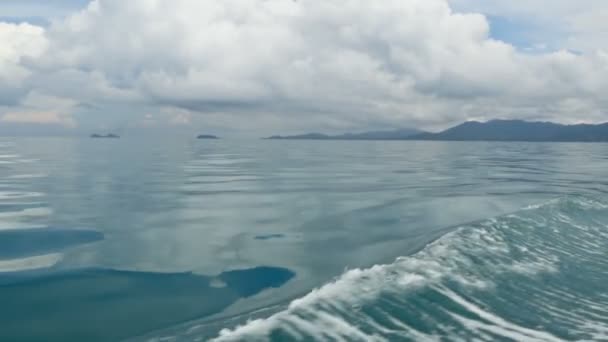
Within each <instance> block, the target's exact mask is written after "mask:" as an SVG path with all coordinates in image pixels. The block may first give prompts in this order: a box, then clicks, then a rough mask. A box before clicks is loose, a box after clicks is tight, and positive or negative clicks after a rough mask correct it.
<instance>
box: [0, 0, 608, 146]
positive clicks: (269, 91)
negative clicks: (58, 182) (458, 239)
mask: <svg viewBox="0 0 608 342" xmlns="http://www.w3.org/2000/svg"><path fill="white" fill-rule="evenodd" d="M606 15H608V3H606V2H605V1H601V0H584V1H577V2H572V1H565V0H557V1H548V0H530V1H526V2H525V3H521V2H517V4H515V2H513V1H506V0H504V1H494V2H487V1H482V0H450V1H448V0H387V1H382V2H371V1H364V0H346V1H335V0H332V1H313V0H297V1H294V0H226V1H204V2H201V1H194V0H176V1H161V0H134V1H128V2H125V1H119V0H96V1H91V2H89V1H85V0H60V1H53V2H52V5H51V2H49V1H42V0H0V41H1V42H2V44H1V45H0V134H7V133H11V132H23V134H27V133H28V132H34V133H33V134H43V133H45V132H46V133H50V134H83V133H87V134H88V133H90V132H92V131H103V130H107V131H122V132H133V131H139V130H152V131H162V132H205V133H216V134H223V135H232V136H264V135H270V134H275V133H286V134H292V133H303V132H309V131H320V132H326V133H336V132H346V131H364V130H377V129H391V128H402V127H410V128H418V129H424V130H431V131H436V130H440V129H443V128H446V127H449V126H451V125H454V124H457V123H460V122H463V121H467V120H488V119H494V118H502V119H524V120H542V121H554V122H559V123H566V124H571V123H582V122H584V123H599V122H605V121H608V116H607V114H608V99H607V97H606V96H605V93H606V90H605V89H608V39H606V38H607V35H608V23H606V21H605V20H603V18H605V16H606Z"/></svg>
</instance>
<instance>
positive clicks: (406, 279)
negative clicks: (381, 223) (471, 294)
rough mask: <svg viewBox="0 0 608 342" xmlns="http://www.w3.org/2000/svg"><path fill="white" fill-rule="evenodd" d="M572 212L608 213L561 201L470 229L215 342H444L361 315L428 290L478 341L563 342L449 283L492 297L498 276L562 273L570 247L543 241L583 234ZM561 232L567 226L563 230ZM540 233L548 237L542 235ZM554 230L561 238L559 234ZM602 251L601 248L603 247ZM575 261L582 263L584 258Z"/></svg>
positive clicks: (348, 276)
mask: <svg viewBox="0 0 608 342" xmlns="http://www.w3.org/2000/svg"><path fill="white" fill-rule="evenodd" d="M581 203H582V204H581ZM564 205H567V206H571V205H575V206H580V207H581V208H582V209H583V210H586V209H588V210H596V209H605V208H608V206H604V205H602V204H601V203H598V202H595V201H592V200H584V199H577V200H574V201H572V202H568V200H553V201H550V202H549V203H545V204H543V205H541V206H534V207H530V208H528V209H526V210H536V209H540V210H541V212H540V213H539V215H536V214H534V213H532V214H526V213H521V215H509V216H506V217H503V218H499V219H495V220H489V221H487V222H485V223H483V224H479V225H475V226H465V227H462V228H460V229H458V230H456V231H453V232H451V233H449V234H447V235H444V236H443V237H442V238H440V239H439V240H437V241H435V242H434V243H432V244H430V245H428V246H427V247H426V248H425V249H423V250H422V251H421V252H419V253H417V254H415V255H412V256H409V257H402V258H398V259H397V260H396V261H395V262H394V263H393V264H389V265H378V266H374V267H371V268H369V269H365V270H361V269H354V270H349V271H347V272H345V273H344V274H343V275H342V276H340V278H338V279H336V280H335V281H333V282H331V283H329V284H326V285H324V286H323V287H321V288H319V289H315V290H313V291H312V292H310V293H309V294H307V295H305V296H303V297H302V298H299V299H296V300H294V301H293V302H291V303H290V304H289V306H288V307H287V309H286V310H284V311H282V312H279V313H276V314H275V315H273V316H271V317H269V318H266V319H257V320H253V321H249V322H247V323H246V324H244V325H241V326H238V327H236V328H235V329H233V330H230V329H224V330H222V331H221V332H220V334H219V336H218V337H217V338H216V339H215V340H214V341H240V340H260V341H264V340H268V339H269V336H270V334H271V333H272V332H273V331H275V330H281V331H282V332H284V333H286V334H288V335H290V336H292V337H293V338H294V339H306V338H311V339H314V340H328V339H333V340H349V339H352V340H374V339H377V340H382V339H383V337H381V336H376V335H370V332H369V330H371V331H375V332H377V333H378V335H389V336H391V335H393V336H394V334H399V335H404V336H408V338H412V339H414V340H422V341H427V340H440V337H439V336H434V335H427V334H425V333H422V332H420V331H417V330H415V328H414V327H412V326H409V325H408V324H407V322H401V321H400V320H399V319H398V318H396V317H392V316H391V315H390V314H388V313H387V312H385V311H381V312H382V314H383V315H384V316H385V319H387V320H388V321H389V322H390V324H392V326H393V327H397V328H398V329H401V330H403V331H400V332H398V333H393V332H391V331H389V330H390V329H389V330H387V329H388V327H386V326H382V325H379V324H378V323H376V322H375V321H373V318H372V317H369V316H366V314H365V313H363V312H360V311H359V310H357V309H356V308H359V307H363V306H365V305H371V306H372V307H374V308H378V305H376V303H375V301H376V300H378V299H379V298H381V296H383V295H390V296H391V298H393V297H394V298H399V299H397V300H395V301H394V302H393V304H394V305H397V306H400V305H406V304H405V303H399V301H400V300H403V302H407V298H408V295H410V294H412V293H413V291H416V289H420V288H425V289H434V290H436V291H438V292H439V293H440V294H442V295H443V296H445V297H446V298H448V299H449V300H451V301H452V302H454V303H456V304H457V305H459V306H461V307H462V308H463V309H465V310H467V311H468V312H469V313H471V314H473V315H476V316H478V317H479V319H478V320H475V319H471V318H470V317H463V316H461V315H459V314H457V313H454V312H449V311H447V309H446V308H444V309H443V310H445V311H446V312H447V313H448V314H449V315H450V317H452V318H453V319H454V320H456V321H457V322H459V323H460V325H462V326H463V327H464V328H465V329H467V330H471V331H472V332H473V333H474V335H476V336H478V337H484V336H485V337H487V339H491V337H492V336H495V335H499V336H504V337H505V338H508V339H513V340H518V341H550V342H551V341H562V339H561V338H559V337H557V336H555V335H553V334H551V333H549V332H545V331H539V330H535V329H532V328H529V327H524V326H520V325H517V324H515V323H512V322H509V321H508V320H506V319H504V318H502V317H500V316H498V315H496V314H494V313H492V312H491V311H488V310H486V309H483V308H482V307H480V306H479V305H477V304H475V303H473V302H471V301H469V300H467V299H465V298H464V297H462V296H460V295H459V294H457V293H456V292H454V291H453V290H450V289H448V288H447V287H446V285H445V284H447V283H448V282H446V280H449V281H450V282H456V283H458V284H459V285H460V287H461V288H463V289H468V290H471V291H479V290H482V291H492V290H493V289H494V284H493V283H492V282H491V279H493V277H492V275H493V274H496V275H498V274H504V273H507V274H520V275H523V276H525V277H528V278H536V277H538V276H539V275H541V274H554V273H557V272H559V267H558V266H559V264H560V262H561V260H560V257H559V255H561V256H564V255H565V256H564V257H569V256H567V254H566V251H563V250H562V249H563V246H554V245H553V244H551V243H547V242H546V240H545V239H546V238H547V236H546V235H543V234H557V235H556V236H555V237H556V238H563V237H564V235H563V234H565V233H566V232H567V231H571V230H572V229H575V230H576V231H577V233H579V232H580V229H581V227H576V226H575V225H574V224H575V223H577V222H572V219H569V218H568V220H566V217H567V216H564V215H561V216H559V215H552V214H553V213H554V212H559V210H560V209H561V207H562V206H564ZM546 210H547V211H549V213H550V214H547V212H546ZM556 224H557V225H559V224H566V225H565V226H564V227H559V228H555V226H556ZM539 229H540V230H542V232H543V234H540V235H537V234H535V232H536V231H537V230H539ZM553 229H556V230H557V231H556V232H553ZM563 243H567V244H568V247H570V248H578V246H577V241H575V239H574V240H573V239H567V240H563ZM596 247H598V248H599V247H601V245H599V244H597V246H596ZM514 253H517V254H514ZM573 257H574V258H578V256H576V255H574V256H573ZM473 260H474V261H473ZM577 260H578V259H577ZM574 318H576V317H574ZM364 327H367V328H368V329H365V328H364ZM370 328H371V329H370ZM437 328H438V329H439V331H443V332H446V333H449V332H450V331H451V332H453V328H454V327H450V326H446V327H442V326H441V325H440V324H437ZM593 328H594V330H593V331H594V332H595V333H596V335H594V336H600V335H601V334H602V333H605V331H604V330H603V326H594V327H593ZM452 337H454V336H451V335H450V339H451V340H456V339H457V337H454V338H452Z"/></svg>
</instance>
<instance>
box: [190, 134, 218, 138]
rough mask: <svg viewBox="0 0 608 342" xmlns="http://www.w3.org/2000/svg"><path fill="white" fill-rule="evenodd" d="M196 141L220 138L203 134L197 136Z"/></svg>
mask: <svg viewBox="0 0 608 342" xmlns="http://www.w3.org/2000/svg"><path fill="white" fill-rule="evenodd" d="M196 139H219V137H217V136H215V135H211V134H201V135H199V136H197V137H196Z"/></svg>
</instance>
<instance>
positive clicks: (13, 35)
mask: <svg viewBox="0 0 608 342" xmlns="http://www.w3.org/2000/svg"><path fill="white" fill-rule="evenodd" d="M0 42H1V43H0V105H2V104H7V103H14V102H16V101H18V97H19V96H20V95H21V93H22V91H23V86H24V84H23V82H24V81H25V80H26V78H27V77H28V76H29V75H30V74H31V72H30V71H29V70H28V69H27V68H26V67H24V66H23V65H22V64H21V62H22V60H23V59H24V58H34V57H39V56H40V55H41V54H42V52H43V51H44V50H45V48H46V46H47V41H46V39H45V37H44V29H42V28H40V27H37V26H33V25H29V24H19V25H16V24H9V23H3V22H0Z"/></svg>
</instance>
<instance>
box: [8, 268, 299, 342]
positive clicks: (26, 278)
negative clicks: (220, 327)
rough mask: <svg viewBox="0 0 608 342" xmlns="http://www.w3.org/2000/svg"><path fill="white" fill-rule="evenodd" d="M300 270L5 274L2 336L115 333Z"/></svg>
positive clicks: (194, 314)
mask: <svg viewBox="0 0 608 342" xmlns="http://www.w3.org/2000/svg"><path fill="white" fill-rule="evenodd" d="M294 276H295V274H294V273H293V272H292V271H290V270H288V269H284V268H276V267H256V268H251V269H245V270H236V271H229V272H223V273H221V274H219V275H217V276H205V275H197V274H192V273H174V274H162V273H145V272H128V271H118V270H110V269H83V270H72V271H66V272H61V273H48V274H45V275H41V274H38V275H31V274H29V273H17V274H11V275H6V274H5V275H3V276H0V303H2V310H0V322H1V324H2V329H0V340H1V341H116V340H119V339H123V338H127V337H131V336H136V335H140V334H144V333H147V332H150V331H152V330H156V329H159V328H163V327H166V326H168V325H171V324H175V323H180V322H184V321H187V320H191V319H195V318H200V317H205V316H208V315H212V314H214V313H218V312H221V311H222V310H224V309H225V308H226V307H228V306H230V305H232V304H233V303H234V302H236V301H237V300H239V299H240V298H247V297H250V296H254V295H256V294H258V293H260V292H261V291H263V290H265V289H268V288H278V287H280V286H282V285H284V284H285V283H286V282H288V281H289V280H290V279H292V278H293V277H294Z"/></svg>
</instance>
